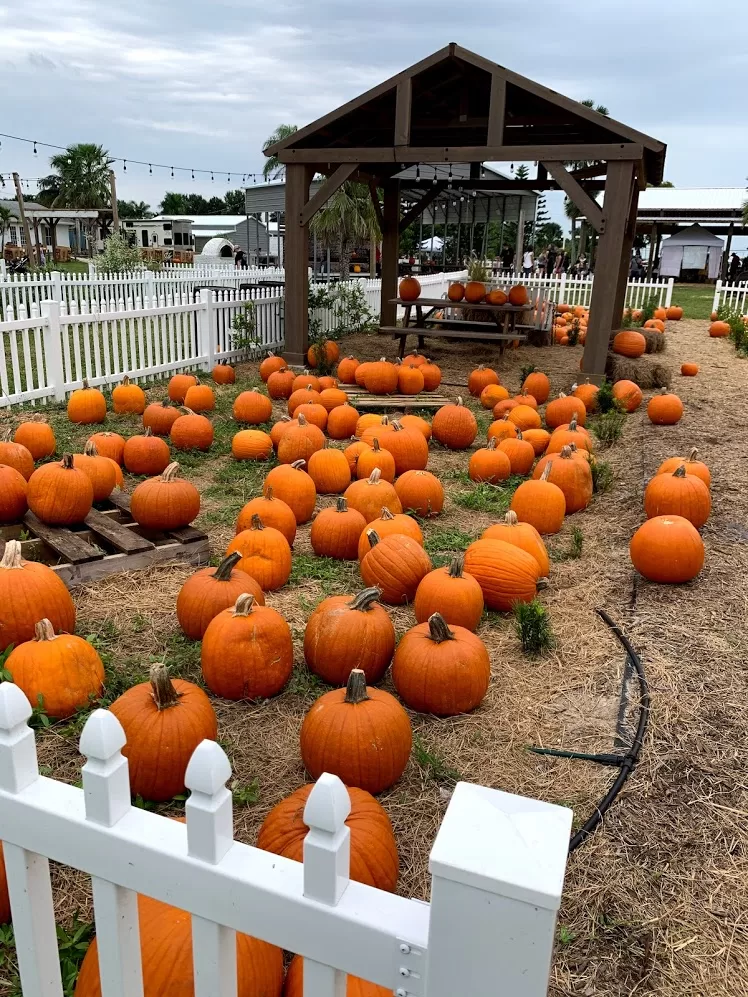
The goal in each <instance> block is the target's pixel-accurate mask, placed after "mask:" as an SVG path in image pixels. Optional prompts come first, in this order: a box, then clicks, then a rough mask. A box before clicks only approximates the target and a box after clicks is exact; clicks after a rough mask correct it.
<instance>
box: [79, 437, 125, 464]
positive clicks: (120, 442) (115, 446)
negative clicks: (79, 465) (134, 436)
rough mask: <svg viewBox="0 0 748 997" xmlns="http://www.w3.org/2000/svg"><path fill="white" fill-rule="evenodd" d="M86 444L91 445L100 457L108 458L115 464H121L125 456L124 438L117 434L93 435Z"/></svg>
mask: <svg viewBox="0 0 748 997" xmlns="http://www.w3.org/2000/svg"><path fill="white" fill-rule="evenodd" d="M87 442H88V443H93V445H94V446H95V447H96V450H97V452H98V453H99V455H100V456H101V457H109V459H110V460H113V461H114V462H115V463H116V464H122V462H123V460H124V456H125V438H124V436H120V435H119V433H108V432H107V433H94V434H93V436H89V437H88V440H87Z"/></svg>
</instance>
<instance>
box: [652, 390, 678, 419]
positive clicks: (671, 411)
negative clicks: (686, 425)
mask: <svg viewBox="0 0 748 997" xmlns="http://www.w3.org/2000/svg"><path fill="white" fill-rule="evenodd" d="M647 415H648V416H649V421H650V422H653V423H654V424H655V425H656V426H674V425H675V423H676V422H680V420H681V417H682V415H683V402H682V401H681V400H680V398H678V396H677V395H673V394H671V393H669V392H668V390H667V388H663V389H662V393H661V394H659V395H655V396H654V398H651V399H650V400H649V405H647Z"/></svg>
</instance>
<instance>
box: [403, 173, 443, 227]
mask: <svg viewBox="0 0 748 997" xmlns="http://www.w3.org/2000/svg"><path fill="white" fill-rule="evenodd" d="M445 188H446V183H444V184H438V183H437V184H432V185H431V190H427V191H426V193H425V194H424V195H423V197H422V198H421V199H420V201H416V203H415V204H414V205H412V206H411V207H410V208H408V210H407V211H406V212H405V214H404V215H403V217H402V218H401V219H400V231H401V232H403V231H404V230H405V229H406V228H407V227H408V225H410V223H411V222H412V221H414V220H415V219H416V218H418V216H419V215H422V214H423V212H424V211H425V210H426V208H428V206H429V205H430V204H431V203H432V201H435V200H436V199H437V197H438V196H439V195H440V194H441V193H442V191H443V190H444V189H445Z"/></svg>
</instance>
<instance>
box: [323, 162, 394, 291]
mask: <svg viewBox="0 0 748 997" xmlns="http://www.w3.org/2000/svg"><path fill="white" fill-rule="evenodd" d="M311 229H312V232H313V233H314V234H315V235H316V236H317V238H318V239H320V241H321V242H322V243H323V245H325V246H335V245H336V246H337V247H338V250H339V252H340V279H341V280H345V278H346V277H347V276H348V274H349V272H350V267H351V249H352V248H353V246H354V245H355V244H356V243H364V242H365V243H372V242H378V241H379V239H380V237H381V235H380V231H379V223H378V221H377V215H376V212H375V210H374V205H373V204H372V201H371V196H370V194H369V188H368V187H366V186H365V185H364V184H361V183H354V182H353V181H351V180H348V181H346V183H344V184H343V185H342V186H341V187H339V188H338V189H337V190H336V191H335V193H334V194H333V195H332V197H331V198H330V200H329V201H328V202H327V204H325V206H324V208H322V209H321V210H320V211H319V212H318V213H317V214H316V215H315V216H314V218H313V219H312V222H311Z"/></svg>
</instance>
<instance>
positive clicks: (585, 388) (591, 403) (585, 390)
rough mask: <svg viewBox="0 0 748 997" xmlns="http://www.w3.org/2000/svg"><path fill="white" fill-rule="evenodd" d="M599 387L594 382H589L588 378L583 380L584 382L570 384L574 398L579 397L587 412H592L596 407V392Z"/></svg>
mask: <svg viewBox="0 0 748 997" xmlns="http://www.w3.org/2000/svg"><path fill="white" fill-rule="evenodd" d="M599 390H600V389H599V388H598V386H597V385H596V384H590V379H589V378H587V380H586V381H585V382H584V384H575V385H573V386H572V389H571V393H572V394H573V395H574V397H575V398H581V400H582V401H583V402H584V407H585V409H586V410H587V411H588V412H594V411H595V409H596V408H597V393H598V391H599Z"/></svg>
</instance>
